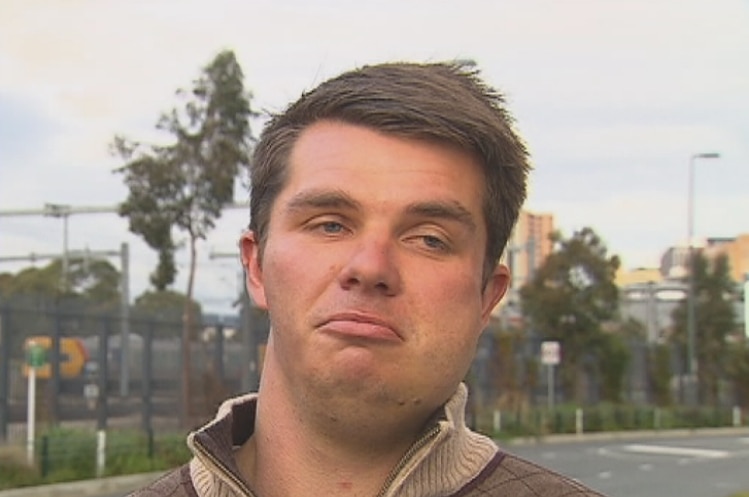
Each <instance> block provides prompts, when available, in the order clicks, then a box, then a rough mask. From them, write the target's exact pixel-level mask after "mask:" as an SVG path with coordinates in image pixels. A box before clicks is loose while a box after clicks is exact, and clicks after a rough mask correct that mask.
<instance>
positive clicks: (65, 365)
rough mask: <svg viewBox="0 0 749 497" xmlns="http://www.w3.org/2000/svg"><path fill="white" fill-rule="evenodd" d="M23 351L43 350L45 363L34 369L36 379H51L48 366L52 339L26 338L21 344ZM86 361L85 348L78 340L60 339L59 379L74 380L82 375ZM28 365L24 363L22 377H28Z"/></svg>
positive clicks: (45, 337)
mask: <svg viewBox="0 0 749 497" xmlns="http://www.w3.org/2000/svg"><path fill="white" fill-rule="evenodd" d="M23 348H24V350H25V351H27V352H28V351H30V350H31V349H33V348H42V349H44V352H45V355H46V359H47V360H46V361H44V364H43V365H42V366H40V367H38V368H36V377H37V378H41V379H49V378H51V377H52V365H51V364H50V358H51V357H52V351H51V349H52V338H51V337H49V336H34V337H28V338H27V339H26V340H25V341H24V344H23ZM87 360H88V353H87V352H86V347H85V346H84V345H83V342H82V341H81V340H80V338H69V337H63V338H60V377H62V378H76V377H78V376H80V375H81V374H82V373H83V366H84V365H85V364H86V361H87ZM28 374H29V365H28V364H26V363H24V365H23V375H24V376H28Z"/></svg>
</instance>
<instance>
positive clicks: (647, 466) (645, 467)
mask: <svg viewBox="0 0 749 497" xmlns="http://www.w3.org/2000/svg"><path fill="white" fill-rule="evenodd" d="M652 469H653V465H652V464H640V471H651V470H652Z"/></svg>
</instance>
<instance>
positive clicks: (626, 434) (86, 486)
mask: <svg viewBox="0 0 749 497" xmlns="http://www.w3.org/2000/svg"><path fill="white" fill-rule="evenodd" d="M701 435H704V436H711V435H722V436H732V435H736V436H749V427H746V426H743V427H736V428H699V429H694V430H662V431H654V430H643V431H621V432H604V433H585V434H579V435H578V434H568V435H547V436H544V437H527V438H517V439H513V440H508V441H503V442H498V443H499V445H500V446H502V447H505V448H507V450H508V451H510V452H512V446H513V445H527V444H558V443H574V442H591V441H605V440H612V441H613V440H632V439H642V438H650V439H652V438H666V437H668V438H677V437H695V436H701ZM163 473H164V472H163V471H159V472H155V473H141V474H135V475H125V476H112V477H107V478H97V479H94V480H82V481H75V482H68V483H55V484H49V485H40V486H36V487H24V488H16V489H12V490H3V491H0V497H99V496H102V495H120V496H124V495H126V494H128V493H129V492H132V491H133V490H135V489H138V488H141V487H143V486H145V485H146V484H148V483H150V482H152V481H153V480H155V479H157V478H158V477H159V476H161V475H162V474H163Z"/></svg>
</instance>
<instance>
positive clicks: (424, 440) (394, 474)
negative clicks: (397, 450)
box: [377, 425, 440, 497]
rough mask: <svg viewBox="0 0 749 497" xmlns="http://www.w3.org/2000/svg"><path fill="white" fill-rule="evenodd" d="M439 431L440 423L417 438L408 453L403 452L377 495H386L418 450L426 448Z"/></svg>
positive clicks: (381, 496)
mask: <svg viewBox="0 0 749 497" xmlns="http://www.w3.org/2000/svg"><path fill="white" fill-rule="evenodd" d="M439 432H440V427H439V425H435V426H433V427H432V428H431V429H430V430H429V431H428V432H426V433H425V434H424V435H423V436H422V437H421V438H419V439H418V440H416V442H414V443H413V445H411V447H409V449H408V450H407V451H406V453H405V454H403V457H401V459H400V461H398V464H397V465H396V466H395V467H394V468H393V470H392V471H391V472H390V474H388V477H387V478H386V479H385V483H384V484H383V485H382V488H381V489H380V492H379V493H378V494H377V497H384V495H385V494H386V493H387V492H388V490H389V489H390V485H392V484H393V482H394V481H395V479H396V478H398V474H399V473H400V472H401V471H402V470H403V468H405V467H406V464H408V463H409V462H410V461H411V459H412V458H413V457H414V456H415V455H416V453H417V452H419V451H420V450H421V449H422V448H424V446H426V445H427V444H428V443H429V442H431V441H432V439H433V438H434V437H436V436H437V434H439Z"/></svg>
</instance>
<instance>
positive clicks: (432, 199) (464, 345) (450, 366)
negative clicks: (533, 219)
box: [242, 121, 508, 413]
mask: <svg viewBox="0 0 749 497" xmlns="http://www.w3.org/2000/svg"><path fill="white" fill-rule="evenodd" d="M483 182H484V180H483V173H482V171H481V168H480V166H479V164H478V163H477V162H476V161H475V160H474V159H473V158H472V157H471V156H470V155H468V154H465V153H463V152H460V151H457V150H455V149H453V148H449V147H446V146H442V145H436V144H434V143H427V142H423V141H416V140H409V139H403V138H398V137H393V136H388V135H384V134H381V133H378V132H376V131H373V130H370V129H368V128H364V127H360V126H353V125H349V124H343V123H338V122H330V121H322V122H318V123H316V124H314V125H311V126H310V127H309V128H307V129H306V130H304V131H303V132H302V134H301V136H300V137H299V139H298V141H297V143H296V144H295V145H294V148H293V150H292V153H291V156H290V161H289V171H288V176H287V182H286V184H285V186H284V187H283V189H282V190H281V192H280V194H279V195H278V197H277V198H276V200H275V202H274V204H273V206H272V209H271V215H270V222H269V226H268V236H267V241H266V245H265V247H264V249H263V251H262V261H259V260H258V246H257V244H256V242H255V239H254V235H253V234H251V233H248V234H246V235H245V236H244V237H243V240H242V249H243V252H242V259H243V263H244V264H245V267H246V269H247V272H248V288H249V291H250V293H251V295H252V297H253V300H254V301H255V302H256V303H257V304H258V305H259V306H260V307H264V308H267V309H268V310H269V315H270V320H271V327H272V334H271V341H270V344H269V348H268V352H267V354H266V363H267V362H268V361H272V362H273V368H274V371H279V372H280V373H281V375H280V376H282V377H283V381H282V383H283V384H285V385H288V388H289V389H290V390H291V391H292V392H293V395H296V396H309V397H315V398H327V399H336V398H340V399H346V401H348V400H350V401H351V403H352V405H355V403H356V405H360V404H361V401H365V402H364V404H365V405H367V404H368V405H377V406H378V407H379V406H382V407H388V406H389V407H392V408H393V409H396V410H397V409H401V410H402V409H403V408H409V407H410V408H412V409H415V410H416V411H419V412H421V411H423V412H424V413H429V412H431V411H433V410H434V409H435V408H436V407H437V406H439V405H441V404H442V403H443V402H444V401H445V400H446V399H447V398H448V397H449V396H450V395H451V394H452V393H453V392H454V390H455V387H456V386H457V384H458V383H459V382H460V381H461V379H462V378H463V377H464V375H465V373H466V371H467V369H468V367H469V365H470V362H471V360H472V357H473V354H474V352H475V347H476V342H477V339H478V337H479V335H480V333H481V330H482V329H483V327H484V326H485V325H486V323H487V320H488V318H489V314H490V312H491V309H492V308H493V307H494V305H495V304H496V303H497V302H498V301H499V299H500V298H501V296H502V294H503V293H504V290H505V288H506V285H507V281H508V275H507V271H506V269H505V268H504V267H502V266H500V267H498V268H497V269H496V271H495V272H494V274H493V275H492V277H491V278H489V282H488V284H487V285H486V287H485V288H484V287H482V266H483V261H484V253H485V247H486V237H487V236H486V228H485V222H484V218H483V211H482V200H483ZM266 368H267V365H266Z"/></svg>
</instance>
